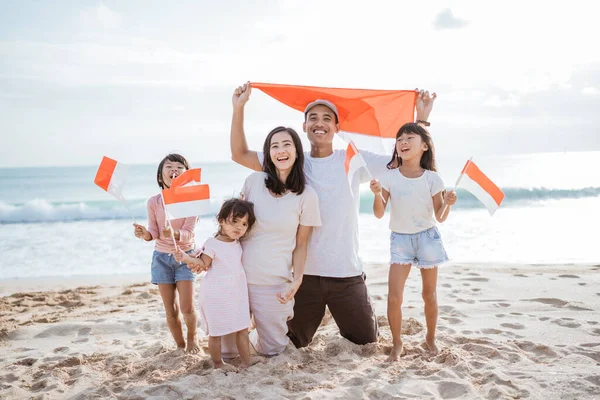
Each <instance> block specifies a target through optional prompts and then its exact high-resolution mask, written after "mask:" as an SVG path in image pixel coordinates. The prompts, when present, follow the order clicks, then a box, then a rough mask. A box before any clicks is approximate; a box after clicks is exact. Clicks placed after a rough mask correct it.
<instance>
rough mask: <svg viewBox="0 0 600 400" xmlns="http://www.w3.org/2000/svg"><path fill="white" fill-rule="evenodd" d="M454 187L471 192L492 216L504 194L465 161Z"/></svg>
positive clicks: (475, 167) (473, 164)
mask: <svg viewBox="0 0 600 400" xmlns="http://www.w3.org/2000/svg"><path fill="white" fill-rule="evenodd" d="M456 187H460V188H463V189H466V190H468V191H469V192H471V193H472V194H473V195H474V196H475V197H477V199H479V201H481V202H482V203H483V204H484V205H485V207H486V208H487V209H488V211H489V213H490V215H494V213H495V212H496V210H497V209H498V207H500V203H502V200H504V193H503V192H502V190H500V188H499V187H498V186H496V184H495V183H494V182H492V181H491V180H490V178H488V177H487V176H486V175H485V174H484V173H483V172H481V170H480V169H479V167H477V165H475V163H474V162H473V161H471V160H469V161H467V163H466V164H465V167H464V168H463V170H462V172H461V173H460V176H459V177H458V180H457V181H456Z"/></svg>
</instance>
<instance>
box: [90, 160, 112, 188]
mask: <svg viewBox="0 0 600 400" xmlns="http://www.w3.org/2000/svg"><path fill="white" fill-rule="evenodd" d="M116 167H117V161H116V160H113V159H112V158H108V157H106V156H104V157H102V161H101V162H100V166H99V167H98V172H96V177H95V178H94V183H95V184H96V185H98V186H100V187H101V188H102V189H104V190H106V191H108V186H109V185H110V180H111V178H112V175H113V172H114V171H115V168H116Z"/></svg>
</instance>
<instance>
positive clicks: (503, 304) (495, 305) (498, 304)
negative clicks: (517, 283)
mask: <svg viewBox="0 0 600 400" xmlns="http://www.w3.org/2000/svg"><path fill="white" fill-rule="evenodd" d="M494 307H504V308H506V307H510V304H508V303H496V304H494Z"/></svg>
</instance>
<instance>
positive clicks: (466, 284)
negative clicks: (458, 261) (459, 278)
mask: <svg viewBox="0 0 600 400" xmlns="http://www.w3.org/2000/svg"><path fill="white" fill-rule="evenodd" d="M463 286H471V284H470V283H463Z"/></svg>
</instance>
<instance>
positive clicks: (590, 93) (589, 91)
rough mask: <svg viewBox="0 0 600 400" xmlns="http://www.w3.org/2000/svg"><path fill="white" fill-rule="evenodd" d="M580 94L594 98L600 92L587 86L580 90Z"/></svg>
mask: <svg viewBox="0 0 600 400" xmlns="http://www.w3.org/2000/svg"><path fill="white" fill-rule="evenodd" d="M581 94H583V95H586V96H596V95H597V94H600V90H598V89H596V88H595V87H593V86H588V87H585V88H583V89H582V90H581Z"/></svg>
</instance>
